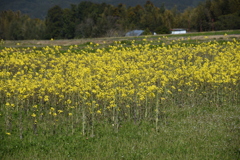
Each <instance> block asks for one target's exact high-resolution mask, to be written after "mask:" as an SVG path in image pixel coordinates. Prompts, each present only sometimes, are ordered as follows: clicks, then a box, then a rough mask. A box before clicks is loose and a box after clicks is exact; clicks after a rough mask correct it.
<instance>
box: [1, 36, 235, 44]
mask: <svg viewBox="0 0 240 160" xmlns="http://www.w3.org/2000/svg"><path fill="white" fill-rule="evenodd" d="M158 37H160V36H159V35H156V37H155V36H151V37H150V38H147V39H150V40H154V39H156V38H158ZM141 38H144V37H128V38H126V37H111V38H87V39H69V40H68V39H64V40H16V41H10V40H6V41H4V44H2V45H1V46H2V47H19V46H20V47H33V46H36V47H44V46H53V45H61V46H70V45H81V44H85V43H87V42H93V43H98V44H112V43H113V42H114V41H122V40H133V39H139V40H140V39H141ZM190 38H191V39H192V40H219V39H222V40H228V39H232V38H236V39H239V38H240V34H233V35H210V36H190ZM178 39H184V40H186V39H188V36H186V35H184V36H182V37H181V36H178V37H168V39H165V40H166V41H167V40H178ZM162 40H164V39H162Z"/></svg>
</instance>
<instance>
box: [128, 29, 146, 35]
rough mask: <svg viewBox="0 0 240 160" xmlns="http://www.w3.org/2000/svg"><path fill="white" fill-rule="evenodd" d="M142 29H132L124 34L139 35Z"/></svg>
mask: <svg viewBox="0 0 240 160" xmlns="http://www.w3.org/2000/svg"><path fill="white" fill-rule="evenodd" d="M143 32H144V30H132V31H130V32H127V33H126V35H125V36H140V35H141V34H142V33H143Z"/></svg>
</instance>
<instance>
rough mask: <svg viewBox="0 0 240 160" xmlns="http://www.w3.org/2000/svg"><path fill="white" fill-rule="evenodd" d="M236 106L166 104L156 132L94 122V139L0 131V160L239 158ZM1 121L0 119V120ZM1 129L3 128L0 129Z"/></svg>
mask: <svg viewBox="0 0 240 160" xmlns="http://www.w3.org/2000/svg"><path fill="white" fill-rule="evenodd" d="M239 107H240V106H221V107H218V106H211V107H204V106H202V107H182V108H179V107H168V108H165V110H166V111H165V115H164V116H163V117H162V119H161V124H160V126H161V127H160V130H159V132H156V131H155V129H154V126H153V125H151V124H150V123H148V122H147V123H144V122H142V123H138V124H135V123H134V122H125V123H124V124H122V125H121V127H120V129H119V133H115V132H114V130H113V127H112V126H111V125H103V124H102V125H98V126H97V127H98V129H97V132H96V135H95V136H94V137H83V136H82V135H81V134H80V132H79V133H77V132H76V133H75V134H74V135H64V134H61V135H58V134H56V135H45V136H43V135H41V136H39V135H35V136H27V137H25V138H23V139H22V140H20V139H19V138H18V137H12V136H11V135H6V134H4V133H1V146H0V155H1V157H0V158H1V159H6V160H7V159H86V160H87V159H102V160H104V159H129V160H133V159H136V160H139V159H201V160H202V159H225V160H227V159H229V160H234V159H236V160H237V159H239V158H240V150H239V147H240V146H239V144H240V139H239V136H240V128H239V125H240V118H239V115H240V111H239ZM1 124H2V122H1ZM1 132H3V131H1Z"/></svg>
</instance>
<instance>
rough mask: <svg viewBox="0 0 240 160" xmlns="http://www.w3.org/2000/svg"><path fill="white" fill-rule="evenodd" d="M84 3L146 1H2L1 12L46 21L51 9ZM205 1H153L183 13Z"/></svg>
mask: <svg viewBox="0 0 240 160" xmlns="http://www.w3.org/2000/svg"><path fill="white" fill-rule="evenodd" d="M82 1H91V2H94V3H103V2H105V3H107V4H112V5H118V4H120V3H123V4H125V5H126V6H136V5H138V4H140V5H144V4H145V3H146V0H131V1H129V0H1V1H0V11H2V10H13V11H17V10H20V11H21V12H22V13H24V14H28V15H29V16H30V17H32V18H41V19H44V18H45V16H46V14H47V11H48V9H49V8H51V7H53V6H54V5H59V6H61V7H62V8H69V7H70V4H79V3H80V2H82ZM201 1H204V0H151V2H153V4H154V5H155V6H157V7H160V6H161V5H162V4H163V3H164V4H165V6H166V8H167V9H170V8H172V7H174V6H177V8H178V10H180V11H183V10H184V9H186V8H187V7H195V6H196V5H197V4H198V3H199V2H201Z"/></svg>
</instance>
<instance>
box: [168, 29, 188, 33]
mask: <svg viewBox="0 0 240 160" xmlns="http://www.w3.org/2000/svg"><path fill="white" fill-rule="evenodd" d="M186 33H187V30H186V29H181V28H174V29H171V34H186Z"/></svg>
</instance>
